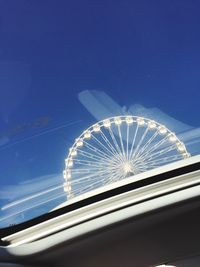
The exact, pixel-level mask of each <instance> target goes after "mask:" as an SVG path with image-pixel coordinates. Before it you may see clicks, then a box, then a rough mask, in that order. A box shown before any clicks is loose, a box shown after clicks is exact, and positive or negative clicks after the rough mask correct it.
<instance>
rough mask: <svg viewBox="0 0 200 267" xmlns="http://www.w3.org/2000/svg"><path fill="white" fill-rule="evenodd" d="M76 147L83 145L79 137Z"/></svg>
mask: <svg viewBox="0 0 200 267" xmlns="http://www.w3.org/2000/svg"><path fill="white" fill-rule="evenodd" d="M76 145H77V147H82V146H83V141H82V140H81V139H79V140H78V141H77V143H76Z"/></svg>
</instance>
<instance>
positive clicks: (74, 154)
mask: <svg viewBox="0 0 200 267" xmlns="http://www.w3.org/2000/svg"><path fill="white" fill-rule="evenodd" d="M76 155H77V151H76V149H73V150H72V151H71V156H72V157H75V156H76Z"/></svg>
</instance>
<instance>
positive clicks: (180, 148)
mask: <svg viewBox="0 0 200 267" xmlns="http://www.w3.org/2000/svg"><path fill="white" fill-rule="evenodd" d="M177 149H178V150H179V151H180V152H184V151H185V146H184V144H182V143H178V144H177Z"/></svg>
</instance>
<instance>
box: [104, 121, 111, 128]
mask: <svg viewBox="0 0 200 267" xmlns="http://www.w3.org/2000/svg"><path fill="white" fill-rule="evenodd" d="M103 125H104V127H106V128H109V127H110V125H111V122H110V120H105V121H103Z"/></svg>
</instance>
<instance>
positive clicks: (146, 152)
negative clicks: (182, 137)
mask: <svg viewBox="0 0 200 267" xmlns="http://www.w3.org/2000/svg"><path fill="white" fill-rule="evenodd" d="M167 140H168V137H167V136H165V137H163V138H162V139H161V140H160V141H159V142H157V143H156V144H155V145H153V146H152V147H150V148H149V149H147V150H146V151H145V153H143V155H148V154H150V153H152V152H153V151H155V150H156V149H158V148H159V147H160V146H161V145H163V144H164V143H165V142H166V141H167Z"/></svg>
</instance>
